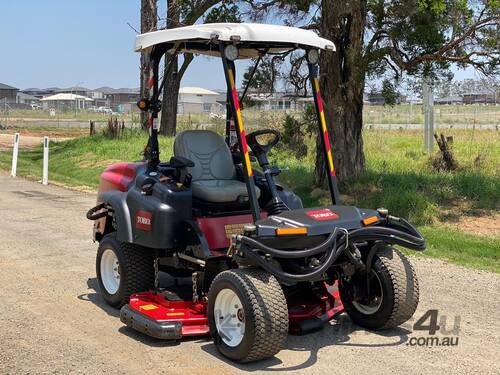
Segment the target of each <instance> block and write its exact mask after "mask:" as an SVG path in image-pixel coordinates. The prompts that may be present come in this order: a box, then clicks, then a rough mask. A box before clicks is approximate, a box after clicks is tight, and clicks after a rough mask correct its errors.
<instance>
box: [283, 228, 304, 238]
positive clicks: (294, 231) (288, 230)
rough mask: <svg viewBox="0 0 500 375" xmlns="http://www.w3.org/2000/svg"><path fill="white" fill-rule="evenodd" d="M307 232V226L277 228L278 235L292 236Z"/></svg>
mask: <svg viewBox="0 0 500 375" xmlns="http://www.w3.org/2000/svg"><path fill="white" fill-rule="evenodd" d="M301 234H307V228H305V227H301V228H277V229H276V235H277V236H290V235H301Z"/></svg>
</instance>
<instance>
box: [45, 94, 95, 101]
mask: <svg viewBox="0 0 500 375" xmlns="http://www.w3.org/2000/svg"><path fill="white" fill-rule="evenodd" d="M77 99H78V100H85V101H90V102H91V101H92V99H90V98H87V97H85V96H81V95H76V94H68V93H61V94H55V95H51V96H46V97H45V98H42V99H40V100H42V101H49V100H50V101H58V100H77Z"/></svg>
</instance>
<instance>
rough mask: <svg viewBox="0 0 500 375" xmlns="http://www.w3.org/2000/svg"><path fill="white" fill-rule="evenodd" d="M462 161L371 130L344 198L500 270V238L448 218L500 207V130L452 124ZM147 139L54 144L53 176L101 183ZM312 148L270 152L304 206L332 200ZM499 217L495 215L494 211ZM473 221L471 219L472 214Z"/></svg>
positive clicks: (35, 172)
mask: <svg viewBox="0 0 500 375" xmlns="http://www.w3.org/2000/svg"><path fill="white" fill-rule="evenodd" d="M446 135H453V137H454V142H453V150H454V153H455V155H456V157H457V160H458V162H459V165H460V168H459V170H458V171H455V172H447V173H445V172H436V171H434V170H433V169H432V167H431V166H430V160H429V157H428V156H427V155H425V154H424V153H423V151H422V135H421V132H418V131H398V130H366V131H365V132H364V140H365V150H366V158H367V172H366V174H365V175H364V176H363V177H361V178H360V179H358V180H357V181H355V182H351V183H347V184H345V185H344V186H342V187H341V191H342V192H343V193H344V194H345V195H344V201H345V202H346V203H349V204H355V205H358V206H361V207H363V206H365V207H374V208H376V207H386V208H388V209H389V210H390V212H391V213H393V214H394V215H399V216H402V217H405V218H408V219H409V220H410V221H411V222H413V223H415V224H417V225H419V226H420V227H421V228H422V230H423V232H424V234H425V236H426V238H427V240H428V243H429V248H428V251H427V252H426V254H427V255H429V256H433V257H440V258H446V259H449V260H450V261H452V262H455V263H459V264H463V265H469V266H473V267H479V268H483V269H488V270H493V271H495V272H500V237H494V236H493V237H492V236H489V237H484V236H478V235H475V234H471V233H465V232H462V231H459V230H457V229H453V228H451V227H446V226H443V223H448V222H454V221H457V220H459V219H460V218H462V217H471V218H474V217H475V216H481V217H488V216H491V215H498V210H499V208H500V132H498V131H495V130H483V131H476V132H473V131H471V130H450V131H447V132H446ZM146 141H147V137H146V135H145V134H143V133H140V132H136V131H129V132H126V133H125V134H124V135H123V136H122V138H121V139H117V140H109V139H107V138H105V137H104V136H103V135H102V134H97V135H95V136H93V137H80V138H76V139H73V140H70V141H65V142H60V143H53V144H51V148H50V171H49V180H50V181H57V182H59V183H63V184H65V185H69V186H79V187H90V188H93V189H95V188H97V186H98V177H99V174H100V173H101V172H102V170H103V168H105V167H106V166H108V165H109V164H111V163H113V162H117V161H122V160H126V161H130V160H138V159H140V158H141V155H140V151H141V150H142V149H143V146H144V144H145V143H146ZM172 143H173V140H172V139H171V138H163V137H162V138H160V145H161V150H162V154H161V157H162V159H163V160H166V159H168V158H169V157H170V155H171V150H172ZM307 143H308V146H309V152H308V155H307V156H306V157H304V158H302V159H297V158H294V157H293V156H291V155H290V152H289V150H286V149H283V148H278V149H275V150H273V152H272V154H271V157H270V159H271V160H272V161H273V162H274V164H276V165H279V166H280V167H289V168H290V169H289V170H288V171H285V172H283V173H282V174H281V175H280V180H281V182H283V183H285V184H286V185H289V186H290V187H292V188H293V189H294V191H295V192H297V193H298V194H299V195H300V196H301V197H302V199H303V201H304V204H305V205H306V206H315V205H319V204H323V203H327V202H328V195H327V192H326V191H324V190H320V189H313V187H312V176H313V166H314V157H313V152H312V150H313V146H314V145H313V140H312V139H309V140H307ZM10 163H11V155H10V152H6V151H4V152H0V168H2V169H10ZM41 164H42V150H41V149H40V148H36V149H33V150H30V151H23V152H21V153H20V159H19V164H18V174H20V175H23V176H28V177H31V178H35V179H40V174H41V170H42V168H41ZM493 217H494V216H493ZM472 220H473V219H472Z"/></svg>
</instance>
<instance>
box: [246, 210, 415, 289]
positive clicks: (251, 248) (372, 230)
mask: <svg viewBox="0 0 500 375" xmlns="http://www.w3.org/2000/svg"><path fill="white" fill-rule="evenodd" d="M399 222H400V223H402V224H395V223H388V224H389V225H391V226H390V227H382V226H371V227H364V228H359V229H355V230H353V231H351V232H349V233H348V234H345V233H343V232H342V233H341V234H342V235H341V236H340V237H339V234H340V233H339V232H340V230H341V229H340V228H335V229H334V230H333V232H332V233H331V234H330V235H329V236H328V238H327V239H326V240H325V241H324V242H323V243H321V244H320V245H318V246H315V247H312V248H310V249H304V250H279V249H274V248H272V247H269V246H267V245H264V244H262V243H260V242H259V241H257V240H255V239H253V238H250V237H247V236H239V237H238V240H239V241H240V242H241V243H242V244H244V245H247V246H242V247H240V250H241V251H243V252H244V254H245V255H246V256H248V258H250V259H251V260H252V261H253V262H255V263H257V264H258V265H259V266H261V267H262V268H263V269H265V270H266V271H268V272H270V273H271V274H273V275H275V276H276V277H278V278H280V279H281V280H283V281H285V282H300V281H312V280H314V279H315V278H316V277H318V276H320V275H322V274H323V273H324V272H325V271H326V270H328V268H329V267H330V266H331V265H332V264H333V263H334V262H335V261H336V260H337V259H338V257H339V256H340V255H341V254H343V253H344V252H345V250H346V249H347V248H348V245H349V242H350V243H353V242H358V241H382V242H385V243H389V244H393V245H400V246H403V247H406V248H409V249H412V250H416V251H422V250H424V249H425V240H424V239H423V237H422V235H421V234H420V233H419V232H418V231H417V230H416V229H415V228H414V227H412V226H411V224H409V223H408V222H407V221H406V220H404V219H399ZM259 252H263V253H265V254H266V255H270V256H272V257H275V258H278V259H297V258H304V259H305V258H307V257H311V256H313V255H316V254H319V253H325V254H324V257H326V259H325V260H324V261H323V262H322V263H321V264H320V265H318V267H317V268H315V269H314V270H313V271H310V272H303V273H298V274H291V273H289V272H285V271H283V270H281V269H280V268H278V267H276V266H274V265H273V264H272V263H271V262H269V261H268V260H267V259H265V258H264V257H262V256H261V255H260V254H259ZM346 255H348V258H349V260H350V261H351V262H353V263H355V264H357V263H359V260H357V259H355V258H354V256H352V254H349V253H348V252H347V253H346ZM324 257H323V258H324Z"/></svg>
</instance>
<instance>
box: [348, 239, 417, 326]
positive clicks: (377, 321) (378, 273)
mask: <svg viewBox="0 0 500 375" xmlns="http://www.w3.org/2000/svg"><path fill="white" fill-rule="evenodd" d="M368 280H369V283H370V291H369V293H367V290H368V288H367V275H366V274H355V275H353V276H351V278H350V279H349V280H345V279H344V280H341V282H340V285H339V292H340V297H341V300H342V303H343V305H344V308H345V311H346V312H347V314H348V315H349V317H350V318H351V319H352V321H353V322H354V323H356V324H358V325H360V326H362V327H365V328H369V329H388V328H394V327H396V326H399V325H400V324H402V323H404V322H406V321H407V320H408V319H410V318H411V317H412V316H413V314H414V313H415V310H416V309H417V305H418V300H419V287H418V279H417V275H416V274H415V270H414V269H413V267H412V265H411V264H410V262H409V260H408V258H406V257H405V256H404V255H403V254H402V253H401V252H399V251H398V250H396V249H395V248H394V247H392V246H389V245H386V246H383V247H381V248H379V249H378V250H377V252H376V254H375V256H374V258H373V263H372V268H371V272H370V275H369V278H368ZM367 294H369V295H367Z"/></svg>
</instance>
